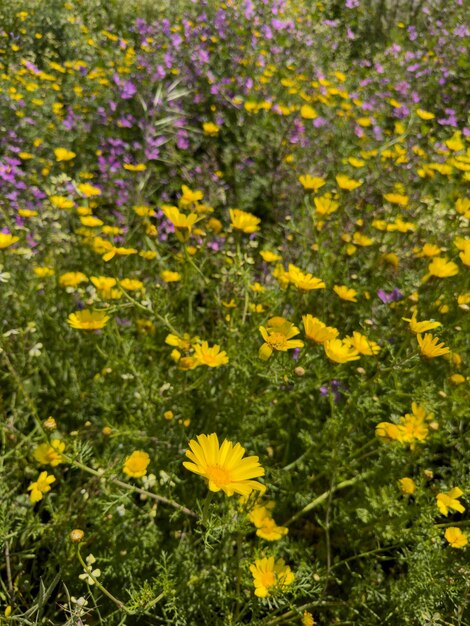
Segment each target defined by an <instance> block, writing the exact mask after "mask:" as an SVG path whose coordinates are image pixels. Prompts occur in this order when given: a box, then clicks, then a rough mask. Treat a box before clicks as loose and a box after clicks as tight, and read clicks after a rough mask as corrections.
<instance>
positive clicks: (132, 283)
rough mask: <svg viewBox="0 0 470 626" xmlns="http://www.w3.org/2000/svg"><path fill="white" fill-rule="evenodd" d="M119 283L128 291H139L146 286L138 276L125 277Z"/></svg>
mask: <svg viewBox="0 0 470 626" xmlns="http://www.w3.org/2000/svg"><path fill="white" fill-rule="evenodd" d="M119 284H120V285H121V287H122V288H123V289H127V290H128V291H139V290H142V289H143V288H144V283H143V282H142V281H141V280H137V279H136V278H123V279H122V280H120V281H119Z"/></svg>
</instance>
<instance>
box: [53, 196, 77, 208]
mask: <svg viewBox="0 0 470 626" xmlns="http://www.w3.org/2000/svg"><path fill="white" fill-rule="evenodd" d="M49 202H50V203H51V204H52V206H53V207H55V208H56V209H64V210H68V209H73V206H74V203H73V200H69V199H68V198H66V197H65V196H50V198H49Z"/></svg>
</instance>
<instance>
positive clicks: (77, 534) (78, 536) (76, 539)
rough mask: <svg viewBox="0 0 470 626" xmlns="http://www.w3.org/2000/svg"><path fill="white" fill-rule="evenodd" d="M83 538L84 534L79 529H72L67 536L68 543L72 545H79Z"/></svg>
mask: <svg viewBox="0 0 470 626" xmlns="http://www.w3.org/2000/svg"><path fill="white" fill-rule="evenodd" d="M84 536H85V533H84V532H83V530H81V529H80V528H74V529H73V530H72V531H71V533H70V535H69V537H70V541H71V542H72V543H80V541H82V540H83V537H84Z"/></svg>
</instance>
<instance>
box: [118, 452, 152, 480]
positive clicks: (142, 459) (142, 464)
mask: <svg viewBox="0 0 470 626" xmlns="http://www.w3.org/2000/svg"><path fill="white" fill-rule="evenodd" d="M149 463H150V457H149V455H148V454H147V452H143V451H142V450H134V452H133V453H132V454H130V455H129V456H128V457H126V460H125V461H124V465H123V468H122V471H123V472H124V474H127V476H131V478H141V477H142V476H145V474H146V473H147V466H148V464H149Z"/></svg>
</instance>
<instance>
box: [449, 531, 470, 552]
mask: <svg viewBox="0 0 470 626" xmlns="http://www.w3.org/2000/svg"><path fill="white" fill-rule="evenodd" d="M444 537H445V538H446V539H447V541H448V542H449V544H450V547H451V548H464V547H465V546H466V545H467V543H468V537H467V535H466V534H465V533H463V532H462V531H461V530H460V528H458V527H457V526H449V527H448V528H446V531H445V533H444Z"/></svg>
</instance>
